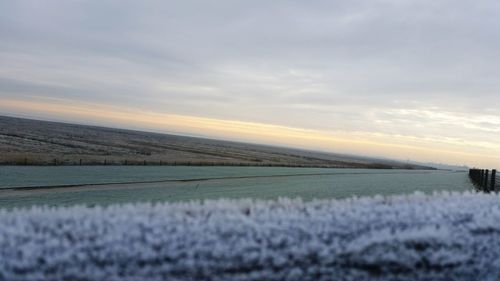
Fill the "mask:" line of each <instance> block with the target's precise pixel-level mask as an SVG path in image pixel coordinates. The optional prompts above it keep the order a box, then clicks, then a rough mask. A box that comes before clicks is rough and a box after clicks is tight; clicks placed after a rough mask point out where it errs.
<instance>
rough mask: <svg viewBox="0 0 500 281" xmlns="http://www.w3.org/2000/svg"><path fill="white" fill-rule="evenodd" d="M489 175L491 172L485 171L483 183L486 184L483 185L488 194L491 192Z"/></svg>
mask: <svg viewBox="0 0 500 281" xmlns="http://www.w3.org/2000/svg"><path fill="white" fill-rule="evenodd" d="M489 173H490V170H485V171H484V179H483V183H484V184H483V188H484V191H486V192H489V191H490V190H489V186H488V181H489V179H490V177H489Z"/></svg>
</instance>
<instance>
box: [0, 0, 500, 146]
mask: <svg viewBox="0 0 500 281" xmlns="http://www.w3.org/2000/svg"><path fill="white" fill-rule="evenodd" d="M499 19H500V3H498V2H497V1H492V0H491V1H488V0H480V1H471V0H462V1H451V0H442V1H431V2H429V1H416V0H415V1H390V0H378V1H314V2H311V1H274V2H269V1H148V2H143V1H44V2H43V3H42V2H40V1H4V2H2V3H0V39H1V40H0V55H2V54H3V56H2V58H5V57H7V56H8V57H9V58H10V59H11V61H12V63H11V65H12V64H14V61H18V62H17V63H15V69H16V71H18V72H14V70H13V68H12V67H11V66H10V65H5V64H2V65H0V78H2V79H3V80H0V84H1V85H2V87H0V97H1V96H6V95H7V92H8V89H6V88H10V90H12V87H14V88H15V89H14V90H17V91H21V90H22V91H25V90H26V87H28V86H23V87H24V88H22V87H20V86H19V85H17V86H16V85H13V84H12V80H15V79H19V80H23V81H25V82H26V83H31V84H29V92H30V93H32V94H33V95H40V96H49V97H50V96H65V97H66V98H69V99H75V100H85V101H96V102H104V103H113V104H115V105H123V106H130V105H134V106H141V107H144V108H147V107H151V108H153V109H156V110H163V111H165V112H171V113H179V114H195V115H197V116H200V115H201V116H207V117H215V118H227V119H238V120H244V121H258V122H269V123H275V124H281V125H288V126H298V127H308V128H317V129H328V130H335V129H337V130H361V131H369V132H372V131H379V130H384V131H392V132H393V133H404V134H409V135H419V134H425V132H426V129H425V128H421V129H419V130H420V131H419V132H416V131H415V132H412V129H411V128H408V127H407V126H406V127H405V126H403V125H394V124H399V123H398V122H403V121H404V120H403V119H404V118H403V117H401V116H394V115H391V116H389V115H385V114H386V113H385V112H387V111H388V110H391V109H419V108H424V109H429V108H434V109H435V110H443V111H448V112H455V113H456V114H460V112H461V111H463V112H466V113H467V114H482V113H483V112H489V113H490V114H491V113H492V112H493V113H496V112H497V111H495V107H496V106H497V105H498V104H500V95H498V92H499V90H500V80H498V77H499V74H500V65H499V64H498V63H496V61H495V60H496V58H498V57H499V55H500V37H499V36H497V33H498V30H499V28H500V20H499ZM21 57H28V58H32V59H29V60H26V61H22V62H19V61H21V60H20V59H18V58H21ZM68 58H70V59H69V61H71V62H72V63H73V64H69V63H68ZM21 72H22V73H24V76H23V77H22V79H21V78H19V77H17V75H18V73H21ZM31 77H37V78H36V79H34V78H31ZM78 77H82V78H78ZM55 82H60V84H63V85H65V87H69V89H70V90H69V91H66V90H67V89H66V88H63V89H60V88H57V89H51V88H47V86H46V85H51V84H54V83H55ZM21 88H22V89H21ZM203 89H210V90H206V91H205V90H203ZM485 100H486V101H487V102H485ZM346 116H347V117H348V118H346ZM374 116H379V117H383V118H386V119H387V121H389V122H386V123H385V124H384V125H383V126H382V125H381V124H379V123H376V122H375V121H374V118H373V117H374ZM391 118H393V119H391ZM405 118H406V117H405ZM412 118H416V119H417V121H421V122H422V123H423V124H428V122H431V120H428V119H426V118H422V117H418V116H417V117H412ZM419 118H421V119H419ZM329 120H334V121H329ZM339 120H342V121H339ZM391 120H394V122H392V123H391V122H390V121H391ZM402 120H403V121H402ZM410 121H412V120H406V122H410ZM413 121H415V120H413ZM387 123H389V124H387ZM391 124H393V125H391ZM384 126H385V127H384ZM423 127H425V126H423ZM429 130H432V133H435V132H437V131H439V129H436V128H432V129H429ZM441 131H442V132H441V133H442V134H449V135H454V134H453V133H452V132H448V131H447V130H446V128H445V127H443V128H442V130H441ZM461 137H465V136H461Z"/></svg>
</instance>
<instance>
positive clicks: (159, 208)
mask: <svg viewBox="0 0 500 281" xmlns="http://www.w3.org/2000/svg"><path fill="white" fill-rule="evenodd" d="M0 280H500V197H499V196H497V195H486V194H472V193H464V194H448V193H440V194H435V195H433V196H427V195H423V194H414V195H410V196H398V197H389V198H383V197H375V198H360V199H349V200H341V201H316V202H301V201H299V200H280V201H278V202H276V201H275V202H273V201H250V200H246V201H245V200H243V201H241V200H240V201H208V202H205V203H196V202H193V203H176V204H157V205H149V204H141V205H124V206H111V207H107V208H101V207H95V208H86V207H71V208H59V209H57V208H56V209H50V208H34V209H30V210H16V211H0Z"/></svg>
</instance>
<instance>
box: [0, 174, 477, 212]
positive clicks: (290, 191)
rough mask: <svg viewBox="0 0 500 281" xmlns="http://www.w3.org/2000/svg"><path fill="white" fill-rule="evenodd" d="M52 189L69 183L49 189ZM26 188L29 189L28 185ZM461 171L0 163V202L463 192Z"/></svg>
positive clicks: (26, 203)
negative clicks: (46, 165)
mask: <svg viewBox="0 0 500 281" xmlns="http://www.w3.org/2000/svg"><path fill="white" fill-rule="evenodd" d="M54 186H66V187H60V188H49V187H54ZM26 187H31V188H26ZM471 189H472V186H471V183H470V182H469V179H468V177H467V174H466V173H465V172H449V171H424V170H422V171H416V170H373V169H321V168H277V167H272V168H271V167H185V166H59V167H35V166H32V167H31V166H27V167H23V166H0V207H16V206H30V205H73V204H90V205H94V204H111V203H125V202H143V201H154V202H160V201H183V200H198V199H218V198H258V199H276V198H279V197H291V198H296V197H301V198H303V199H304V200H312V199H330V198H345V197H352V196H372V195H376V194H380V195H391V194H405V193H413V192H415V191H422V192H426V193H431V192H433V191H442V190H449V191H464V190H471Z"/></svg>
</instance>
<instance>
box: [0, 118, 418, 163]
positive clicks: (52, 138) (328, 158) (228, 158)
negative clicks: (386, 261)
mask: <svg viewBox="0 0 500 281" xmlns="http://www.w3.org/2000/svg"><path fill="white" fill-rule="evenodd" d="M80 162H81V163H82V164H83V165H103V164H107V165H160V164H161V165H197V166H200V165H204V166H207V165H208V166H209V165H228V166H233V165H250V166H295V167H349V168H385V169H392V168H396V169H425V168H427V167H422V166H417V165H411V164H406V163H401V162H396V161H388V160H382V159H372V158H364V157H356V156H349V155H342V154H334V153H323V152H314V151H307V150H300V149H291V148H283V147H274V146H265V145H256V144H248V143H239V142H230V141H221V140H213V139H206V138H195V137H186V136H178V135H169V134H159V133H150V132H139V131H131V130H122V129H112V128H104V127H93V126H83V125H75V124H66V123H57V122H47V121H38V120H31V119H21V118H13V117H5V116H0V165H2V164H3V165H79V164H80Z"/></svg>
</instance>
